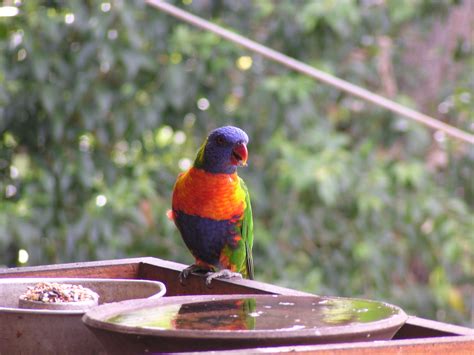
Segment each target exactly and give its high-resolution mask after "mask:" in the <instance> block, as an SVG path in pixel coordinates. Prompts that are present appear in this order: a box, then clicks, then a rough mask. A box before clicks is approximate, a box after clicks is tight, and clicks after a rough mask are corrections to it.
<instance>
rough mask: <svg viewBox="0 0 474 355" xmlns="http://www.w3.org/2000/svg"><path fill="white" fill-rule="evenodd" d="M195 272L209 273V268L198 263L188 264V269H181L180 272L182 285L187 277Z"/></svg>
mask: <svg viewBox="0 0 474 355" xmlns="http://www.w3.org/2000/svg"><path fill="white" fill-rule="evenodd" d="M193 272H200V273H204V274H205V275H207V273H208V272H209V270H206V269H203V268H202V267H201V266H199V265H196V264H193V265H190V266H188V267H187V268H186V269H184V270H183V271H181V272H180V273H179V283H180V284H181V285H184V282H185V280H186V279H187V278H188V277H189V275H191V274H192V273H193Z"/></svg>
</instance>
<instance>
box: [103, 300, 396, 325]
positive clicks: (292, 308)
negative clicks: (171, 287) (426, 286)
mask: <svg viewBox="0 0 474 355" xmlns="http://www.w3.org/2000/svg"><path fill="white" fill-rule="evenodd" d="M397 312H398V310H397V309H396V308H394V307H391V306H389V305H386V304H383V303H380V302H375V301H365V300H349V299H330V298H321V297H295V296H278V297H272V296H267V297H256V298H254V297H246V298H242V299H231V300H216V301H206V302H193V303H182V304H171V305H164V306H153V307H148V308H143V309H139V310H132V311H126V312H123V313H121V314H119V315H118V316H115V317H112V318H110V319H108V320H107V321H108V322H112V323H118V324H123V325H128V326H139V327H146V328H154V329H174V330H205V331H231V330H232V331H246V330H299V329H316V328H321V327H335V326H344V325H356V324H360V323H368V322H373V321H377V320H382V319H386V318H389V317H391V316H393V315H395V314H396V313H397Z"/></svg>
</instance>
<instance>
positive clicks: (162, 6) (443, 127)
mask: <svg viewBox="0 0 474 355" xmlns="http://www.w3.org/2000/svg"><path fill="white" fill-rule="evenodd" d="M146 2H147V3H148V4H149V5H151V6H153V7H156V8H158V9H159V10H161V11H163V12H165V13H167V14H169V15H172V16H174V17H176V18H179V19H181V20H183V21H185V22H188V23H190V24H192V25H194V26H196V27H199V28H201V29H204V30H206V31H210V32H213V33H215V34H216V35H218V36H220V37H223V38H225V39H227V40H229V41H231V42H234V43H236V44H238V45H240V46H242V47H245V48H247V49H249V50H251V51H253V52H256V53H259V54H261V55H262V56H264V57H266V58H269V59H271V60H273V61H275V62H278V63H280V64H283V65H284V66H286V67H288V68H291V69H293V70H296V71H298V72H300V73H302V74H305V75H307V76H310V77H312V78H314V79H316V80H319V81H322V82H324V83H326V84H328V85H331V86H333V87H336V88H338V89H340V90H342V91H345V92H347V93H349V94H351V95H354V96H357V97H359V98H361V99H363V100H366V101H369V102H371V103H373V104H375V105H377V106H381V107H384V108H386V109H387V110H389V111H392V112H395V113H397V114H399V115H402V116H405V117H407V118H410V119H412V120H415V121H417V122H419V123H421V124H424V125H425V126H428V127H430V128H432V129H435V130H439V131H442V132H444V133H446V134H447V135H449V136H451V137H454V138H457V139H460V140H462V141H465V142H467V143H470V144H474V135H473V134H470V133H468V132H465V131H463V130H461V129H459V128H456V127H454V126H451V125H449V124H447V123H444V122H441V121H440V120H437V119H435V118H433V117H430V116H428V115H425V114H423V113H420V112H418V111H415V110H413V109H411V108H408V107H406V106H403V105H401V104H399V103H397V102H395V101H392V100H390V99H387V98H386V97H383V96H381V95H378V94H374V93H373V92H370V91H369V90H366V89H364V88H362V87H360V86H357V85H354V84H351V83H349V82H348V81H345V80H342V79H339V78H337V77H335V76H333V75H331V74H328V73H326V72H323V71H321V70H318V69H316V68H314V67H312V66H310V65H308V64H305V63H303V62H301V61H299V60H296V59H294V58H291V57H289V56H287V55H285V54H283V53H280V52H278V51H275V50H273V49H271V48H269V47H266V46H264V45H261V44H259V43H257V42H255V41H252V40H250V39H248V38H246V37H243V36H241V35H239V34H237V33H234V32H232V31H229V30H226V29H225V28H223V27H220V26H218V25H216V24H213V23H211V22H209V21H206V20H204V19H202V18H200V17H198V16H195V15H192V14H190V13H189V12H187V11H184V10H182V9H180V8H178V7H176V6H174V5H171V4H168V3H166V2H165V1H163V0H146Z"/></svg>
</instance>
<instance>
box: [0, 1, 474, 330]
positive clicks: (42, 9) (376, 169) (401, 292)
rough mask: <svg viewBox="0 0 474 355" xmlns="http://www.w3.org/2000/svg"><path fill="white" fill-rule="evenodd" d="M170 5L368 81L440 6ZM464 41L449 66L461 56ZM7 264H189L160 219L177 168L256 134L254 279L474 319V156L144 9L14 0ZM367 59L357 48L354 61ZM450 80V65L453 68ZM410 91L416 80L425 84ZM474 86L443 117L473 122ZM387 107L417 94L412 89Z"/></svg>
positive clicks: (4, 66)
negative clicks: (222, 135) (386, 40)
mask: <svg viewBox="0 0 474 355" xmlns="http://www.w3.org/2000/svg"><path fill="white" fill-rule="evenodd" d="M185 3H186V4H181V3H180V6H183V7H185V8H186V9H189V10H191V11H192V12H193V13H196V14H198V15H199V16H202V17H204V18H208V19H212V20H213V21H215V22H218V23H222V24H225V25H226V26H229V27H232V28H234V29H235V30H236V31H238V32H240V33H242V34H244V35H248V36H249V37H251V38H254V39H257V40H258V41H260V42H263V43H265V44H266V45H268V46H270V47H272V48H275V49H278V50H281V51H283V52H284V53H286V54H288V55H291V56H294V57H296V58H298V59H300V60H303V61H305V62H308V63H311V64H313V65H316V66H317V67H318V68H320V69H324V70H326V71H328V72H331V73H333V74H335V75H338V76H340V77H343V78H346V79H347V80H350V81H352V82H354V83H357V84H360V85H363V86H365V87H367V88H368V89H370V90H374V91H379V90H380V85H381V83H380V81H381V79H380V78H379V76H378V72H377V58H378V55H379V53H380V48H379V46H378V44H377V41H376V38H377V37H378V36H390V37H391V38H392V39H393V41H394V43H395V47H394V50H395V51H397V52H399V53H400V54H397V55H395V56H394V58H393V61H394V62H393V65H394V71H395V75H396V78H395V79H396V80H397V81H399V82H400V83H402V84H401V85H400V86H401V91H403V83H408V82H410V80H411V79H412V76H413V75H414V71H415V70H416V68H407V67H406V66H404V65H403V61H402V60H401V59H400V58H401V56H402V54H403V48H404V46H403V43H402V42H401V40H400V38H402V34H403V33H404V31H405V30H406V29H407V28H411V29H413V28H415V30H417V31H419V32H424V31H429V29H430V28H431V26H432V23H433V22H434V21H436V20H439V13H441V12H446V11H440V10H447V9H450V8H452V7H453V6H454V5H452V4H451V2H449V1H443V2H441V1H439V2H436V4H434V3H432V2H430V1H416V2H413V1H403V2H400V1H386V2H380V3H379V2H373V4H372V2H370V1H368V2H357V1H349V0H348V1H340V2H339V1H338V2H335V1H317V2H315V1H297V2H292V1H291V2H290V1H268V0H261V1H255V2H243V1H238V2H237V1H216V2H204V1H199V0H195V1H194V2H192V4H191V5H188V4H189V3H191V1H186V2H185ZM463 48H465V47H463V46H462V45H460V46H458V47H457V48H456V50H455V52H454V53H453V58H454V59H455V60H456V61H457V63H458V65H461V66H462V68H464V69H465V70H464V72H466V71H468V69H467V68H469V67H470V66H471V67H472V55H471V56H469V55H466V53H465V49H463ZM0 51H1V53H2V55H1V56H0V198H1V200H0V201H1V203H0V263H2V264H5V265H9V266H14V265H17V264H19V261H18V251H19V250H20V249H25V250H26V251H27V252H28V254H29V261H28V264H30V265H36V264H45V263H56V262H69V261H82V260H94V259H110V258H120V257H128V256H145V255H147V256H156V257H160V258H165V259H172V260H176V261H180V262H183V263H190V262H192V258H191V256H190V255H189V252H188V251H187V250H186V248H185V247H184V244H183V243H182V241H181V240H180V238H179V235H178V232H177V230H176V228H175V227H174V225H173V224H172V223H171V222H170V221H168V220H167V218H166V210H167V209H168V208H169V206H170V194H171V190H172V187H173V183H174V180H175V178H176V176H177V174H178V173H179V172H180V171H181V170H184V169H186V168H187V167H188V166H189V164H191V162H192V160H193V159H194V154H195V152H196V151H197V148H198V147H199V144H200V143H201V142H202V140H203V139H204V137H205V135H206V133H207V132H208V131H209V130H210V129H211V128H215V127H216V126H219V125H224V124H234V125H237V126H240V127H242V128H243V129H245V130H246V131H247V132H248V134H249V136H250V137H251V142H250V145H249V149H250V161H249V163H250V166H249V168H248V169H244V170H242V171H241V175H242V177H243V178H244V179H245V180H246V183H247V186H248V188H249V190H250V192H251V196H252V200H253V209H254V217H255V251H254V260H255V271H256V278H257V279H259V280H264V281H269V282H273V283H276V284H280V285H286V286H290V287H294V288H297V289H302V290H308V291H310V292H314V293H319V294H333V295H341V296H358V297H369V298H375V299H381V300H387V301H390V302H393V303H396V304H399V305H400V306H402V307H404V308H405V309H406V310H407V311H408V312H410V313H413V314H417V315H420V316H423V317H430V318H437V319H439V320H446V321H454V322H458V323H465V324H467V323H469V321H470V317H471V316H470V314H472V302H471V301H470V299H469V298H470V296H472V292H473V288H472V284H473V281H474V277H473V272H472V270H473V269H474V265H473V260H474V235H473V233H472V231H473V230H474V218H473V215H474V214H473V208H474V186H473V184H472V176H473V174H472V173H473V171H472V167H473V162H474V151H473V149H472V148H469V147H466V146H464V145H462V144H460V143H459V142H456V141H451V140H447V139H445V138H444V137H443V136H442V135H441V136H440V135H439V134H438V135H437V136H436V137H437V139H433V138H432V136H431V135H430V133H431V132H428V131H427V130H426V129H424V128H422V127H420V126H419V125H417V124H414V123H411V122H407V121H406V120H405V119H403V118H399V117H394V116H393V115H392V114H389V113H387V112H384V111H382V110H380V109H378V108H375V107H372V106H369V105H368V104H366V103H363V102H360V101H359V100H357V99H354V98H351V97H348V96H346V95H344V94H342V93H340V92H338V91H336V90H334V89H332V88H330V87H328V86H326V85H323V84H321V83H318V82H314V81H312V80H310V79H308V78H306V77H304V76H302V75H299V74H295V73H292V72H288V71H287V70H286V69H285V68H282V67H281V66H279V65H276V64H274V63H270V62H268V61H266V60H264V59H263V58H261V57H260V56H257V55H253V54H251V53H247V52H246V51H243V50H242V49H240V48H238V47H236V46H235V45H233V44H231V43H228V42H226V41H223V40H221V39H220V38H218V37H216V36H215V35H213V34H209V33H203V32H201V31H198V30H196V29H195V28H191V27H189V26H188V25H185V24H183V23H180V22H177V21H176V20H174V19H172V18H170V17H167V16H165V15H164V14H161V13H159V12H158V11H155V10H153V9H151V8H148V7H146V6H145V5H144V4H143V3H142V2H141V1H118V0H117V1H112V2H111V3H109V2H102V3H101V2H95V1H84V2H83V1H50V2H41V1H33V0H32V1H24V2H23V5H22V6H21V13H20V15H19V16H16V17H14V18H0ZM361 58H362V59H361ZM461 72H462V71H461ZM420 89H422V88H420ZM472 92H473V91H472V80H471V81H469V80H468V79H467V78H466V77H460V78H459V80H457V81H449V82H445V83H443V87H442V88H440V93H439V97H433V98H432V101H433V102H443V104H444V105H445V106H446V107H448V108H449V110H451V111H450V114H451V116H452V117H456V119H453V118H451V121H450V122H451V123H453V124H456V125H457V126H459V127H461V128H464V129H468V128H469V127H470V125H472V124H473V122H474V120H473V117H472V112H473V111H474V110H473V108H474V107H473V106H474V98H473V94H472ZM397 99H398V101H400V102H404V103H406V104H407V105H409V106H415V103H414V102H413V101H412V100H411V99H410V98H407V96H400V97H398V98H397Z"/></svg>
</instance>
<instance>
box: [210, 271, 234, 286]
mask: <svg viewBox="0 0 474 355" xmlns="http://www.w3.org/2000/svg"><path fill="white" fill-rule="evenodd" d="M233 277H238V278H239V279H241V278H242V274H239V273H238V272H233V271H230V270H229V269H222V270H220V271H218V272H208V273H207V274H206V285H207V286H210V285H211V282H212V280H214V279H231V278H233Z"/></svg>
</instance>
